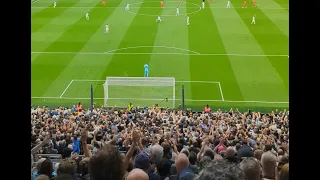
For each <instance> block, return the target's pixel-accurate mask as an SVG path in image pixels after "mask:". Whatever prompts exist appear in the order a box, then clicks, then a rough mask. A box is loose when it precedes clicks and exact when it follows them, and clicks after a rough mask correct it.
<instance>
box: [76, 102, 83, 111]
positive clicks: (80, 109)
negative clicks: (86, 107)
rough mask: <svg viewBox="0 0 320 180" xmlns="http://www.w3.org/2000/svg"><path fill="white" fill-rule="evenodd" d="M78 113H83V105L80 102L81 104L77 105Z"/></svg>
mask: <svg viewBox="0 0 320 180" xmlns="http://www.w3.org/2000/svg"><path fill="white" fill-rule="evenodd" d="M77 111H78V112H81V111H82V104H81V103H80V102H79V104H78V105H77Z"/></svg>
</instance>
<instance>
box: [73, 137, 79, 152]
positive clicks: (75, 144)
mask: <svg viewBox="0 0 320 180" xmlns="http://www.w3.org/2000/svg"><path fill="white" fill-rule="evenodd" d="M72 153H77V154H80V142H79V139H78V137H77V135H75V136H74V137H73V150H72Z"/></svg>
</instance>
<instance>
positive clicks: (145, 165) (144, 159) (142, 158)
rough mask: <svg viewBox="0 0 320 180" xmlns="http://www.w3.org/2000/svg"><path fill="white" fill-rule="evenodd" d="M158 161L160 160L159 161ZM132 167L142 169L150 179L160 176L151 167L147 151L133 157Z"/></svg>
mask: <svg viewBox="0 0 320 180" xmlns="http://www.w3.org/2000/svg"><path fill="white" fill-rule="evenodd" d="M159 162H160V161H159ZM134 167H135V168H139V169H142V170H143V171H144V172H146V173H147V174H148V176H149V179H150V180H159V179H160V176H159V175H158V174H157V173H155V172H154V169H151V168H150V167H151V164H150V159H149V156H148V154H147V153H144V152H142V153H140V154H138V155H137V156H136V157H135V159H134Z"/></svg>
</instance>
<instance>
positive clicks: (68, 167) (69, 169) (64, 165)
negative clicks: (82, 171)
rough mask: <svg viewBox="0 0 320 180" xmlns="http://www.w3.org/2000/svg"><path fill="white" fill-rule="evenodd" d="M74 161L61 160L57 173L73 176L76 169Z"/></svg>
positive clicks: (69, 159)
mask: <svg viewBox="0 0 320 180" xmlns="http://www.w3.org/2000/svg"><path fill="white" fill-rule="evenodd" d="M76 166H77V165H76V161H75V160H73V159H71V158H66V159H63V160H61V162H60V164H59V168H58V170H57V173H58V174H60V173H67V174H73V173H74V172H75V168H76Z"/></svg>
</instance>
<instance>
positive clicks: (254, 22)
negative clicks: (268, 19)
mask: <svg viewBox="0 0 320 180" xmlns="http://www.w3.org/2000/svg"><path fill="white" fill-rule="evenodd" d="M251 24H256V16H252V21H251Z"/></svg>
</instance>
